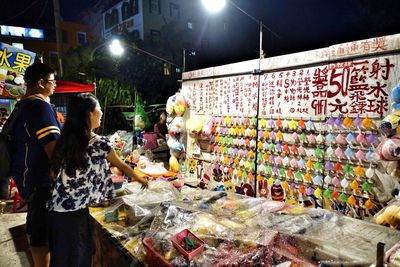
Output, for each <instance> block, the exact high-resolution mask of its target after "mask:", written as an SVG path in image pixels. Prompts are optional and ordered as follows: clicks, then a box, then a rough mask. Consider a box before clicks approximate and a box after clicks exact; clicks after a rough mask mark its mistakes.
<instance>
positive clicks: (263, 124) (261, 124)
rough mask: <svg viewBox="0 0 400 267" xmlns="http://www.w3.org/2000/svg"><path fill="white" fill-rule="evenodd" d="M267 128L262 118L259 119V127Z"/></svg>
mask: <svg viewBox="0 0 400 267" xmlns="http://www.w3.org/2000/svg"><path fill="white" fill-rule="evenodd" d="M266 126H267V122H266V120H265V119H264V118H261V120H260V127H261V128H265V127H266Z"/></svg>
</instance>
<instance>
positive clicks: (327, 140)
mask: <svg viewBox="0 0 400 267" xmlns="http://www.w3.org/2000/svg"><path fill="white" fill-rule="evenodd" d="M334 141H335V136H334V135H333V134H331V133H329V134H328V135H327V136H326V138H325V143H326V144H327V145H331V144H332V143H333V142H334Z"/></svg>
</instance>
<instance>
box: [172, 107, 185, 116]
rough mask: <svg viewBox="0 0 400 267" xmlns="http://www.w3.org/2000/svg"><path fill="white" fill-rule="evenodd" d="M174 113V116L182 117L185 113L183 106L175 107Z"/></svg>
mask: <svg viewBox="0 0 400 267" xmlns="http://www.w3.org/2000/svg"><path fill="white" fill-rule="evenodd" d="M174 111H175V113H176V115H178V116H182V115H183V113H185V106H184V105H176V106H174Z"/></svg>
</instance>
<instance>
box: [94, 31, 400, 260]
mask: <svg viewBox="0 0 400 267" xmlns="http://www.w3.org/2000/svg"><path fill="white" fill-rule="evenodd" d="M399 41H400V35H392V36H384V37H379V38H372V39H367V40H361V41H354V42H350V43H344V44H339V45H334V46H330V47H327V48H322V49H318V50H312V51H306V52H302V53H296V54H292V55H285V56H279V57H274V58H266V59H260V60H258V59H257V60H251V61H246V62H240V63H235V64H230V65H224V66H219V67H214V68H207V69H202V70H197V71H191V72H187V73H184V74H183V83H182V89H181V90H180V92H178V93H177V94H175V95H174V96H171V97H170V98H169V99H168V102H167V106H166V111H167V113H168V115H169V116H168V120H167V125H168V131H169V138H168V141H167V144H168V146H169V148H170V160H169V165H170V166H169V169H170V170H169V173H170V174H171V176H169V177H163V178H162V179H158V177H157V175H155V176H154V177H152V178H151V180H152V181H151V182H150V184H149V189H148V190H147V191H144V192H142V191H140V186H139V185H136V184H135V183H129V184H124V186H123V192H122V193H121V192H120V193H119V194H121V195H122V196H120V197H118V198H116V199H114V200H113V201H111V203H110V204H111V205H110V206H108V207H107V208H104V207H98V208H92V210H91V214H92V216H93V218H94V219H95V221H96V234H97V237H98V238H97V245H98V247H97V254H96V259H97V262H99V263H100V262H108V263H109V264H111V265H112V263H113V262H114V263H115V262H117V261H119V260H120V261H121V262H119V265H121V266H123V265H128V264H131V263H132V264H134V265H136V264H137V265H140V264H143V262H145V264H147V265H149V266H371V265H372V264H376V266H383V265H382V264H383V262H384V261H385V262H386V263H388V264H389V266H400V265H399V264H400V263H399V261H400V243H399V240H400V232H399V231H398V230H397V229H398V227H399V226H400V212H399V211H400V208H399V206H400V205H399V204H398V202H396V200H395V198H394V196H393V195H392V189H396V188H399V184H398V177H396V175H394V174H395V173H394V169H395V168H394V169H393V167H390V164H389V165H388V164H387V162H386V161H382V160H381V159H380V158H382V153H378V146H379V145H380V144H381V146H380V147H381V148H382V144H383V143H385V140H386V139H383V136H382V134H381V131H380V129H379V127H380V125H381V124H382V120H383V121H387V120H389V122H390V123H391V124H390V125H391V126H390V127H391V130H394V131H395V132H396V125H397V124H396V123H397V121H394V120H390V118H391V117H390V115H391V114H393V111H392V110H391V105H392V103H393V102H395V101H393V99H392V98H393V97H391V92H392V89H394V88H397V86H398V83H399V81H398V79H397V77H398V76H399V75H398V74H399V67H398V65H399V53H398V51H399V48H400V42H399ZM390 148H391V147H390ZM389 151H390V150H389ZM137 156H138V157H140V155H137ZM139 161H140V162H141V163H142V164H141V165H142V166H138V168H142V169H143V168H146V164H147V162H148V161H146V159H144V158H142V159H141V160H140V159H139V160H138V161H137V162H138V163H139ZM150 163H151V162H150ZM150 163H149V164H150ZM396 163H397V162H396ZM139 165H140V164H139ZM392 165H393V164H392ZM151 167H152V168H155V169H157V167H154V166H151ZM163 172H164V170H163ZM174 174H175V175H174ZM160 176H162V175H159V177H160ZM199 189H204V190H199ZM382 208H383V209H382ZM375 221H376V222H377V223H378V224H383V225H388V226H390V227H384V226H381V225H378V224H376V223H375ZM396 228H397V229H396ZM104 233H106V236H107V237H108V238H104V236H105V235H104ZM99 240H101V241H99ZM107 240H108V243H107V242H106V241H107ZM109 242H111V243H112V244H111V243H109ZM111 247H112V248H113V249H114V252H112V253H111V254H112V255H113V256H112V257H107V256H106V254H107V253H106V251H111ZM122 252H124V253H123V255H124V256H123V257H119V256H118V255H120V256H121V255H122V254H121V253H122ZM118 253H120V254H118Z"/></svg>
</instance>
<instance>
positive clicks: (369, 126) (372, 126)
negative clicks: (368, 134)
mask: <svg viewBox="0 0 400 267" xmlns="http://www.w3.org/2000/svg"><path fill="white" fill-rule="evenodd" d="M361 125H362V126H363V127H364V128H365V129H367V130H373V129H376V125H375V123H374V122H373V121H372V120H371V119H370V118H368V116H366V117H365V118H364V119H363V120H362V122H361Z"/></svg>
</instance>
